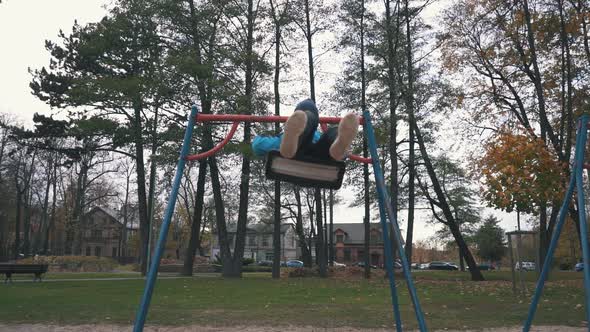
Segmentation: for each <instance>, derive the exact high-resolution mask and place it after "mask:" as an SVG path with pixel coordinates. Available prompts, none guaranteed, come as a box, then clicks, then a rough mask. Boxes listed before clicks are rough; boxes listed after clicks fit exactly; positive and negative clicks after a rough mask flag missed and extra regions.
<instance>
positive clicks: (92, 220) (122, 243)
mask: <svg viewBox="0 0 590 332" xmlns="http://www.w3.org/2000/svg"><path fill="white" fill-rule="evenodd" d="M129 219H130V220H128V221H127V225H125V223H124V221H123V220H124V218H123V217H122V214H121V213H119V212H117V211H115V210H112V209H109V208H106V207H100V206H97V207H94V208H93V209H91V210H90V211H88V212H86V213H85V214H84V215H83V216H82V223H83V225H84V234H83V237H82V255H84V256H99V257H101V256H104V257H113V258H119V257H130V256H136V252H134V250H132V249H130V246H129V240H130V239H131V238H132V237H133V236H134V235H135V234H136V233H137V231H138V230H139V223H138V221H137V219H136V218H129Z"/></svg>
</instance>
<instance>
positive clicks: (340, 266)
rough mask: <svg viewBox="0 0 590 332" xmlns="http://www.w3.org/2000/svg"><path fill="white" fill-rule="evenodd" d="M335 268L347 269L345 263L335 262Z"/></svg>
mask: <svg viewBox="0 0 590 332" xmlns="http://www.w3.org/2000/svg"><path fill="white" fill-rule="evenodd" d="M333 263H334V267H339V268H345V267H346V264H343V263H338V262H337V261H334V262H333Z"/></svg>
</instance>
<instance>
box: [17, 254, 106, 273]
mask: <svg viewBox="0 0 590 332" xmlns="http://www.w3.org/2000/svg"><path fill="white" fill-rule="evenodd" d="M18 263H19V264H47V265H49V270H50V271H64V272H111V271H113V270H114V269H115V267H116V266H117V262H116V261H115V260H114V259H112V258H107V257H95V256H35V257H29V258H26V259H22V260H20V261H18Z"/></svg>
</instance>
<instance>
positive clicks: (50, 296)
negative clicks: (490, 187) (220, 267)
mask: <svg viewBox="0 0 590 332" xmlns="http://www.w3.org/2000/svg"><path fill="white" fill-rule="evenodd" d="M493 273H498V272H490V273H486V276H487V277H488V278H489V279H493V278H492V276H493ZM464 275H465V274H461V273H458V272H455V273H453V272H418V273H416V274H415V276H416V279H417V288H418V295H419V297H420V301H421V303H422V305H423V308H424V311H425V313H426V321H427V324H428V326H430V327H432V328H437V329H438V328H481V327H497V326H514V325H520V324H522V321H523V320H524V318H525V316H526V311H527V309H528V302H529V299H528V298H527V297H515V296H514V295H513V294H512V288H511V284H510V283H509V282H506V281H488V282H481V283H474V282H470V281H465V280H463V277H464ZM559 276H561V275H560V274H558V275H556V276H554V280H556V279H558V277H559ZM398 278H399V276H398ZM496 278H499V279H502V278H504V274H503V272H500V273H498V274H497V275H496ZM579 278H580V274H575V273H569V274H567V275H564V277H563V279H579ZM528 285H529V288H530V289H532V288H533V287H534V283H529V284H528ZM142 289H143V281H142V280H119V281H111V282H107V281H67V282H46V283H14V284H9V285H0V322H2V323H24V322H51V323H57V324H78V323H116V324H130V323H131V322H132V320H133V317H134V315H135V310H136V307H137V304H138V302H139V298H140V295H141V291H142ZM398 290H399V292H400V302H401V311H402V317H403V320H404V323H405V324H407V325H406V326H410V327H415V326H416V323H415V318H414V317H413V310H412V307H411V305H410V301H409V297H408V294H407V290H406V288H405V285H404V284H403V283H401V284H399V288H398ZM583 302H584V293H583V288H582V281H581V280H563V281H553V282H551V283H549V284H548V285H547V287H546V291H545V293H544V296H543V300H542V301H541V304H540V308H539V311H538V314H537V317H536V320H535V323H536V324H543V325H571V326H581V325H582V324H583V321H584V320H585V318H584V307H583ZM392 321H393V319H392V314H391V304H390V297H389V289H388V285H387V283H386V281H385V280H384V279H381V278H375V279H373V280H370V281H366V280H362V279H355V280H344V279H336V280H335V279H327V280H322V279H319V278H302V279H281V280H272V279H270V278H269V275H268V274H252V275H250V274H248V275H246V277H245V278H243V279H222V278H185V279H164V280H159V281H158V283H157V286H156V290H155V292H154V298H153V301H152V306H151V308H150V313H149V316H148V324H161V325H184V324H202V325H238V324H240V325H243V324H247V325H273V326H276V325H287V324H294V325H312V326H317V327H339V326H354V327H390V326H392Z"/></svg>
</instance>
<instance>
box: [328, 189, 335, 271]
mask: <svg viewBox="0 0 590 332" xmlns="http://www.w3.org/2000/svg"><path fill="white" fill-rule="evenodd" d="M329 241H330V242H329V245H330V251H329V255H330V256H329V258H330V266H334V259H335V253H334V191H333V190H332V189H330V237H329Z"/></svg>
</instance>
